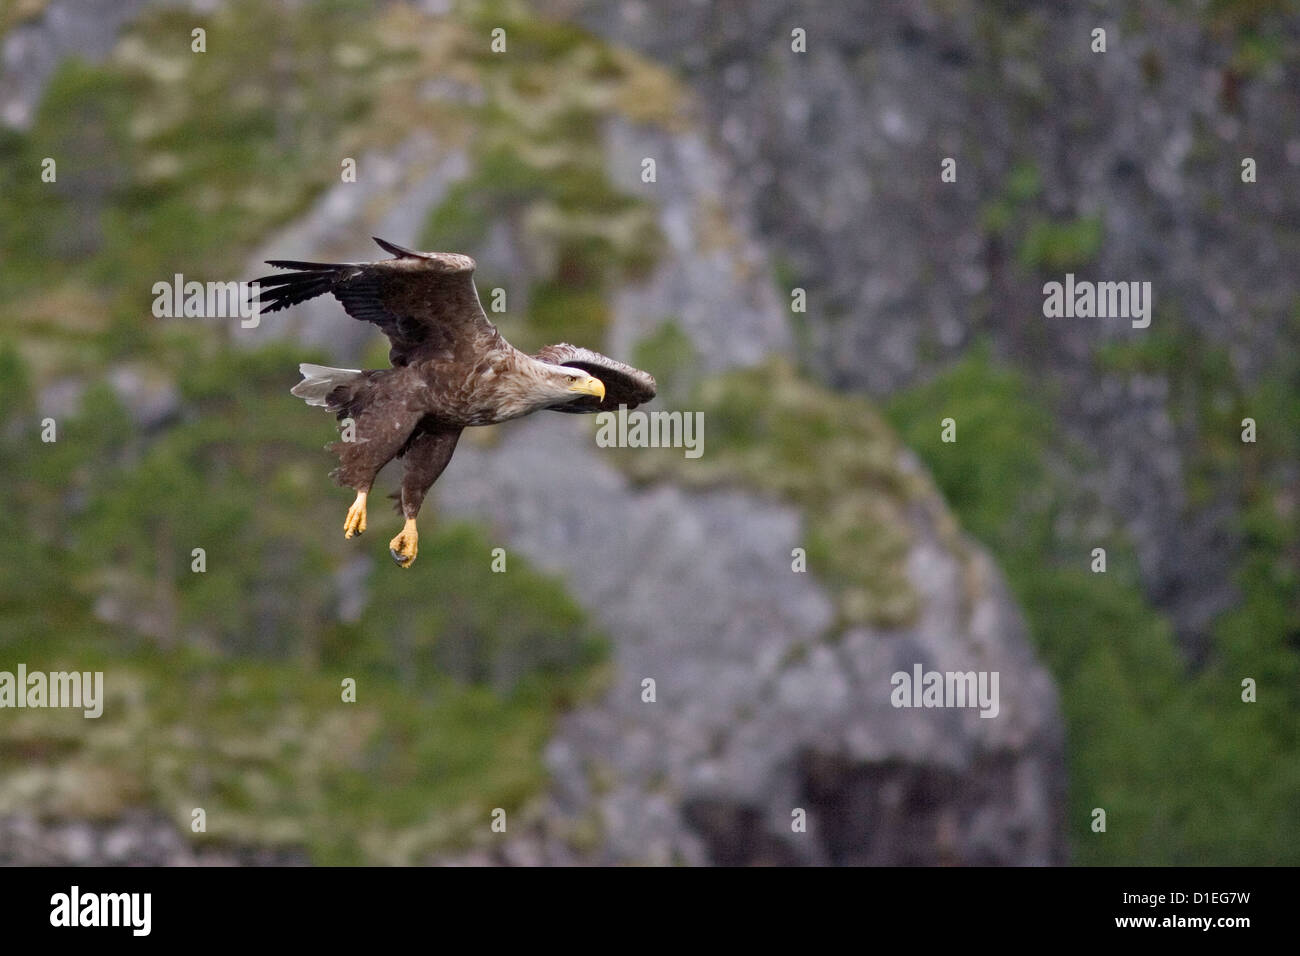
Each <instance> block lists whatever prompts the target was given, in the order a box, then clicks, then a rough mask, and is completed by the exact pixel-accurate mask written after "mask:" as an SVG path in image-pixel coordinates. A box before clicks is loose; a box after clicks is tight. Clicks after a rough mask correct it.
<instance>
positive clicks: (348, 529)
mask: <svg viewBox="0 0 1300 956" xmlns="http://www.w3.org/2000/svg"><path fill="white" fill-rule="evenodd" d="M367 494H368V492H365V491H358V492H357V500H356V501H354V502H352V507H351V508H349V509H348V516H347V517H346V518H344V519H343V537H345V538H351V537H352V536H353V535H358V534H361V532H363V531H365V530H366V495H367Z"/></svg>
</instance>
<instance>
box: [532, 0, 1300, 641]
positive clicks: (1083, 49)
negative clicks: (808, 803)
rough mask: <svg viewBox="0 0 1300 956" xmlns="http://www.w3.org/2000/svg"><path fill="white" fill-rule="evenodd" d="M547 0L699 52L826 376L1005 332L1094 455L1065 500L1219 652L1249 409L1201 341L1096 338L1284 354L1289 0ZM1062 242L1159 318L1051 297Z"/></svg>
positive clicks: (1296, 151) (1292, 292) (731, 181)
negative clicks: (1221, 464)
mask: <svg viewBox="0 0 1300 956" xmlns="http://www.w3.org/2000/svg"><path fill="white" fill-rule="evenodd" d="M542 6H543V7H544V8H545V9H547V10H548V11H549V12H550V13H551V14H552V15H555V16H564V17H572V18H574V19H576V20H577V21H578V22H581V23H583V24H585V25H587V26H588V27H590V28H591V29H593V30H594V31H595V32H597V33H599V34H600V35H602V36H605V37H607V38H609V39H610V40H612V41H613V42H616V43H619V44H625V45H628V46H631V47H633V48H635V49H639V50H642V51H643V52H645V53H647V54H648V55H649V56H651V57H652V58H654V59H655V60H657V61H659V62H662V63H665V64H667V65H670V66H672V67H673V68H675V69H677V70H679V71H680V72H681V73H682V75H683V76H685V77H686V79H687V81H688V83H689V84H690V86H691V87H692V89H694V90H695V91H696V92H697V94H698V97H699V101H700V103H701V107H702V110H703V113H702V118H703V123H704V125H705V126H706V127H707V128H708V129H709V130H710V131H711V133H712V134H713V135H712V141H713V142H714V143H715V144H716V146H717V149H718V150H719V154H720V157H721V161H722V165H723V168H724V170H725V177H724V180H725V188H726V195H727V196H728V203H729V207H731V208H740V209H743V210H745V211H746V213H747V214H748V215H749V216H750V217H751V218H752V220H753V222H754V223H755V228H756V230H757V232H758V234H760V235H761V236H762V237H763V239H764V242H765V243H766V245H767V248H768V250H769V252H770V255H771V256H772V258H773V260H774V261H775V262H776V263H778V264H779V265H780V267H781V275H782V278H783V282H785V284H786V285H787V286H789V287H794V286H800V287H804V288H806V289H807V290H808V294H809V300H810V302H811V303H812V305H811V307H810V309H809V312H808V315H807V320H806V328H805V329H804V330H803V331H804V333H805V336H804V341H805V344H806V348H805V353H804V355H805V358H806V359H807V361H808V365H809V367H810V368H813V369H816V370H818V371H819V373H820V375H821V376H822V378H823V379H824V380H825V381H826V382H828V383H830V384H832V385H834V386H836V387H842V388H852V389H862V390H865V391H867V392H870V393H872V394H875V395H881V396H884V395H890V394H893V393H896V392H898V391H900V390H905V389H907V388H908V387H909V386H911V385H913V384H915V383H916V382H918V381H924V380H926V379H928V378H929V377H931V376H933V375H934V374H935V373H936V372H937V371H939V370H941V369H943V368H944V367H945V366H946V365H947V364H948V363H949V362H950V361H951V360H952V359H953V358H954V357H955V356H958V355H960V354H963V353H964V352H965V351H966V350H967V349H968V348H969V347H970V346H971V345H972V344H973V343H975V342H977V341H980V340H988V341H991V342H992V344H993V346H994V348H995V350H996V352H997V354H998V355H1000V356H1002V357H1004V358H1007V359H1008V360H1010V361H1011V362H1012V363H1013V364H1016V365H1019V366H1021V367H1023V368H1026V369H1029V370H1031V371H1032V373H1033V374H1035V375H1036V376H1038V377H1039V378H1040V379H1041V381H1042V383H1043V385H1044V387H1045V388H1047V389H1049V390H1054V391H1055V392H1056V393H1057V394H1059V395H1060V396H1061V398H1060V400H1059V401H1058V402H1057V403H1056V406H1055V411H1056V413H1057V415H1058V417H1059V422H1060V426H1061V430H1062V433H1063V434H1064V435H1068V436H1069V437H1070V438H1071V439H1077V440H1078V441H1079V442H1081V443H1082V444H1083V445H1084V446H1085V447H1086V448H1087V449H1089V451H1090V452H1091V453H1092V454H1093V455H1094V456H1095V457H1096V459H1097V460H1098V463H1097V464H1096V465H1095V466H1094V467H1092V468H1089V469H1087V470H1084V471H1083V472H1082V473H1080V471H1079V469H1078V468H1077V467H1071V468H1070V471H1071V472H1072V474H1073V478H1072V483H1073V484H1078V485H1080V486H1081V490H1086V492H1087V493H1088V497H1089V501H1088V504H1087V511H1086V512H1079V513H1071V514H1067V515H1065V516H1064V517H1063V521H1065V522H1067V523H1078V524H1084V525H1087V524H1091V525H1092V526H1093V527H1094V528H1100V527H1104V526H1105V525H1106V524H1107V522H1113V523H1114V525H1115V526H1117V527H1118V528H1120V529H1122V530H1123V532H1125V533H1126V534H1127V535H1129V536H1130V537H1131V539H1132V541H1133V543H1134V545H1135V547H1136V549H1137V553H1138V558H1139V560H1140V566H1141V573H1142V578H1143V581H1144V584H1145V588H1146V591H1147V594H1148V596H1149V597H1150V599H1151V600H1152V601H1153V602H1154V603H1155V605H1156V606H1157V607H1158V608H1160V609H1161V610H1163V611H1165V612H1167V613H1168V614H1169V615H1170V616H1171V618H1172V620H1173V622H1174V624H1175V627H1176V629H1177V631H1178V634H1179V637H1180V639H1181V641H1182V643H1183V646H1184V648H1185V650H1186V651H1187V652H1188V653H1189V655H1190V656H1192V657H1193V658H1199V657H1200V656H1201V655H1202V654H1204V653H1205V651H1206V642H1207V639H1208V631H1209V628H1210V625H1211V622H1212V621H1213V619H1214V617H1215V616H1216V615H1217V614H1218V613H1220V612H1221V611H1223V610H1224V609H1225V607H1227V606H1228V605H1229V603H1230V602H1231V601H1232V598H1233V595H1234V590H1233V581H1232V574H1233V568H1234V567H1235V562H1236V557H1235V555H1236V549H1237V548H1238V547H1239V545H1240V535H1239V532H1237V531H1236V530H1234V529H1235V527H1236V526H1235V524H1234V518H1235V517H1236V514H1237V513H1236V511H1235V507H1236V505H1235V501H1236V499H1237V498H1238V496H1239V483H1238V482H1239V479H1238V478H1237V477H1235V476H1234V475H1232V474H1230V473H1226V472H1225V471H1223V470H1216V469H1214V468H1207V466H1206V464H1205V461H1204V458H1205V453H1204V451H1203V446H1204V445H1205V444H1206V443H1207V442H1208V443H1214V442H1215V441H1216V440H1217V436H1216V435H1215V434H1213V433H1211V434H1209V435H1208V436H1207V432H1211V431H1212V429H1214V428H1216V427H1218V426H1220V425H1222V426H1223V427H1224V429H1225V430H1226V429H1227V428H1228V427H1231V428H1232V429H1233V434H1234V435H1235V430H1236V429H1237V428H1239V427H1240V425H1239V422H1231V421H1229V422H1224V423H1220V422H1218V421H1217V420H1216V416H1215V414H1214V412H1213V411H1207V410H1206V408H1205V407H1204V404H1205V403H1208V404H1217V407H1219V408H1220V409H1223V408H1225V407H1227V406H1228V405H1229V404H1232V402H1233V398H1232V394H1233V392H1234V387H1233V386H1231V385H1228V384H1226V383H1223V382H1220V383H1218V385H1217V391H1215V392H1212V393H1211V394H1208V395H1206V394H1204V393H1203V392H1201V391H1198V389H1197V384H1191V385H1189V384H1188V380H1189V379H1191V378H1194V376H1195V371H1194V370H1193V369H1189V368H1188V367H1187V366H1186V364H1184V363H1182V362H1181V361H1179V360H1172V361H1170V362H1167V363H1161V362H1156V363H1154V364H1152V363H1145V364H1144V365H1143V366H1142V369H1141V374H1137V375H1133V374H1131V370H1130V371H1129V372H1126V373H1124V374H1116V370H1115V368H1114V367H1113V366H1110V365H1108V364H1107V363H1106V362H1105V361H1104V359H1103V358H1102V356H1103V355H1105V354H1107V350H1108V349H1110V350H1113V349H1115V348H1116V347H1117V346H1118V348H1120V349H1123V348H1124V347H1126V346H1129V347H1132V346H1138V344H1139V343H1143V342H1147V343H1149V342H1151V341H1153V340H1154V341H1158V342H1160V343H1166V344H1167V343H1170V342H1175V341H1179V340H1181V341H1183V342H1185V343H1188V344H1187V346H1186V347H1187V349H1188V350H1189V351H1191V352H1193V353H1196V352H1198V351H1200V352H1203V353H1204V354H1207V355H1208V354H1210V353H1211V352H1212V351H1213V350H1222V352H1224V353H1226V359H1225V364H1226V365H1227V366H1228V368H1229V369H1230V371H1229V372H1228V375H1227V376H1226V377H1227V378H1228V379H1229V380H1230V381H1232V382H1235V383H1236V386H1235V387H1236V388H1238V389H1241V390H1245V391H1249V390H1250V389H1252V388H1254V387H1257V386H1258V385H1259V383H1260V382H1261V381H1263V380H1266V379H1267V378H1268V377H1269V376H1270V375H1273V376H1277V375H1279V374H1281V373H1280V371H1279V369H1278V367H1277V365H1276V363H1275V361H1274V359H1275V357H1276V356H1277V355H1278V354H1279V350H1285V349H1286V348H1287V346H1285V345H1284V343H1285V342H1286V341H1288V340H1289V336H1290V335H1291V334H1292V325H1291V323H1292V321H1293V319H1292V316H1293V314H1294V309H1295V303H1296V301H1297V294H1298V293H1300V286H1297V279H1296V275H1295V270H1294V268H1293V261H1294V252H1295V250H1296V248H1297V240H1300V234H1298V233H1297V228H1298V226H1297V224H1298V223H1300V206H1297V203H1298V202H1300V199H1298V198H1297V193H1296V191H1295V190H1294V189H1292V188H1290V186H1289V183H1290V182H1292V181H1293V180H1294V176H1295V173H1296V171H1297V168H1300V119H1297V117H1300V109H1297V107H1298V106H1300V78H1298V76H1297V65H1296V58H1295V55H1294V54H1295V50H1296V48H1297V33H1296V21H1295V19H1294V17H1290V18H1288V17H1286V15H1285V11H1286V9H1287V7H1288V5H1286V4H1278V5H1277V6H1276V7H1268V6H1259V5H1251V4H1232V3H1224V4H1204V3H1201V4H1187V5H1182V6H1178V7H1174V6H1172V5H1170V4H1166V3H1162V2H1143V3H1137V4H1129V5H1127V6H1125V8H1124V10H1123V11H1122V12H1119V11H1116V10H1110V9H1105V8H1103V7H1101V6H1087V5H1078V4H1072V5H1069V7H1068V9H1066V8H1056V7H1051V8H1048V7H1044V6H1038V5H1034V4H1022V3H977V2H960V3H955V4H953V3H945V4H937V3H935V4H932V3H912V2H901V0H900V2H885V3H873V4H870V5H856V4H841V3H836V4H826V3H816V2H796V3H791V4H772V3H765V2H760V0H742V2H737V3H729V4H725V5H723V4H708V3H697V2H694V0H674V2H669V3H667V4H658V3H656V4H654V5H653V6H652V5H650V4H646V3H642V2H639V0H627V2H623V3H614V4H605V3H595V2H592V3H584V2H581V0H546V2H544V3H543V4H542ZM796 28H799V29H802V30H804V31H806V37H807V52H806V53H802V54H800V53H795V52H792V50H791V31H792V30H794V29H796ZM1097 28H1102V29H1104V30H1105V31H1106V47H1105V52H1104V53H1103V52H1094V50H1093V46H1094V42H1095V41H1094V37H1093V31H1094V30H1095V29H1097ZM946 157H952V158H955V159H956V163H957V165H956V170H957V177H956V182H955V183H942V182H941V181H940V163H941V161H942V160H943V159H944V158H946ZM1246 157H1250V158H1252V159H1253V160H1254V161H1255V163H1256V165H1257V168H1258V170H1259V171H1260V172H1259V174H1258V179H1257V181H1256V182H1253V183H1250V184H1246V183H1243V182H1242V176H1241V173H1242V160H1243V159H1244V158H1246ZM1066 272H1076V273H1078V274H1079V277H1080V278H1089V279H1093V280H1100V281H1105V280H1123V281H1128V280H1142V281H1149V282H1151V283H1152V287H1153V294H1154V302H1155V314H1154V319H1153V321H1152V325H1151V327H1150V328H1149V329H1145V330H1138V329H1134V328H1132V327H1131V326H1130V324H1129V323H1128V322H1126V321H1123V320H1122V319H1095V318H1094V319H1086V318H1081V319H1051V320H1049V319H1045V318H1044V317H1043V295H1042V285H1043V283H1044V282H1045V281H1050V280H1053V279H1055V280H1057V281H1061V280H1063V278H1064V274H1065V273H1066ZM1198 403H1201V404H1198ZM1249 412H1250V409H1249V408H1246V409H1245V413H1247V414H1248V413H1249ZM1223 417H1227V416H1223ZM1240 417H1241V416H1238V418H1240ZM1278 424H1280V423H1278ZM1207 472H1208V474H1207Z"/></svg>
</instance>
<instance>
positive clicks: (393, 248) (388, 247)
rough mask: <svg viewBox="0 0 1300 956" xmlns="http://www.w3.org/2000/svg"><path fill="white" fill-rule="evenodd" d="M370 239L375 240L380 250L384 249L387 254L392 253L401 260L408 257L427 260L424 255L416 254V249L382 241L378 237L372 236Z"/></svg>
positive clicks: (385, 240)
mask: <svg viewBox="0 0 1300 956" xmlns="http://www.w3.org/2000/svg"><path fill="white" fill-rule="evenodd" d="M370 238H371V239H373V240H375V242H376V243H377V244H378V245H379V248H380V249H383V250H384V251H385V252H391V253H392V254H393V255H395V256H397V257H398V258H399V259H400V258H404V257H407V256H413V257H415V258H417V259H423V258H425V256H424V254H423V253H419V252H416V251H415V250H414V249H407V248H406V247H405V246H399V245H398V244H397V243H395V242H389V241H388V240H387V239H380V238H379V237H378V236H371V237H370Z"/></svg>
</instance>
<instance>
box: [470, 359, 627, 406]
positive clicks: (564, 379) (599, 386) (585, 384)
mask: <svg viewBox="0 0 1300 956" xmlns="http://www.w3.org/2000/svg"><path fill="white" fill-rule="evenodd" d="M604 398H605V383H604V382H602V381H601V380H600V379H598V378H595V377H593V376H592V375H590V374H589V373H587V372H584V371H583V370H582V369H580V368H571V367H569V366H567V365H555V364H553V363H551V362H539V361H537V360H536V359H533V358H528V359H527V360H525V361H523V362H521V363H520V364H519V365H518V366H517V367H516V369H515V371H514V372H513V374H510V375H507V376H504V377H503V378H502V379H501V380H500V384H499V386H498V387H497V397H496V401H497V402H498V403H499V412H500V415H501V417H502V418H515V417H517V416H519V415H527V414H529V413H530V412H535V411H538V410H539V409H543V408H556V409H562V410H563V409H566V408H568V407H569V406H574V405H581V404H583V403H585V404H586V405H587V406H588V408H584V409H583V410H584V411H588V410H590V411H594V410H595V409H596V408H597V407H599V405H600V403H601V401H603V400H604ZM575 410H576V409H575Z"/></svg>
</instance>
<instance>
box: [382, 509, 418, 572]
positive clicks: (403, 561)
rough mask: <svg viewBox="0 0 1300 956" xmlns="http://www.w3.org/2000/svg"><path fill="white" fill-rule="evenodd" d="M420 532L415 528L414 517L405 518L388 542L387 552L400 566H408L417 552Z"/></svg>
mask: <svg viewBox="0 0 1300 956" xmlns="http://www.w3.org/2000/svg"><path fill="white" fill-rule="evenodd" d="M419 544H420V534H419V532H417V531H416V530H415V519H414V518H407V519H406V524H404V525H403V526H402V530H401V532H400V533H399V534H398V535H397V537H396V538H394V539H393V540H392V541H390V542H388V552H389V554H391V555H392V556H393V560H394V561H396V562H397V566H398V567H400V568H409V567H410V566H411V562H412V561H414V560H415V556H416V554H417V553H419V550H420V548H419Z"/></svg>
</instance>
